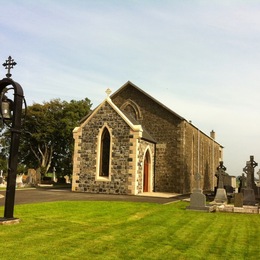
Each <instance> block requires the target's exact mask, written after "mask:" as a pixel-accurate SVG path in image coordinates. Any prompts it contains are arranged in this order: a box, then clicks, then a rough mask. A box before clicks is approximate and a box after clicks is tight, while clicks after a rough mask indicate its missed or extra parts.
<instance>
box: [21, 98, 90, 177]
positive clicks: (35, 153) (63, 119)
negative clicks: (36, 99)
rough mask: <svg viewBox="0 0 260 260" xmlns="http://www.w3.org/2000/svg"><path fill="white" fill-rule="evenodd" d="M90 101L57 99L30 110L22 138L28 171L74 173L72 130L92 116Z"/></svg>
mask: <svg viewBox="0 0 260 260" xmlns="http://www.w3.org/2000/svg"><path fill="white" fill-rule="evenodd" d="M91 106H92V104H91V103H90V100H89V99H87V98H85V99H84V100H80V101H75V100H71V101H70V102H67V101H61V100H60V99H53V100H51V101H50V102H44V103H43V104H38V103H34V104H33V105H32V106H29V107H28V108H27V113H26V119H25V124H24V126H23V129H24V131H23V134H22V137H21V144H20V151H21V159H22V161H23V163H24V164H26V165H27V167H30V168H36V169H39V170H40V172H41V174H42V176H44V175H45V174H46V173H47V172H48V171H49V170H50V169H51V167H52V168H53V167H55V168H56V170H57V173H60V174H61V175H66V174H68V175H70V174H71V172H72V154H73V135H72V130H73V129H74V127H76V126H77V125H78V124H79V121H80V120H81V119H82V118H83V117H84V116H85V115H86V114H88V113H89V111H90V108H91Z"/></svg>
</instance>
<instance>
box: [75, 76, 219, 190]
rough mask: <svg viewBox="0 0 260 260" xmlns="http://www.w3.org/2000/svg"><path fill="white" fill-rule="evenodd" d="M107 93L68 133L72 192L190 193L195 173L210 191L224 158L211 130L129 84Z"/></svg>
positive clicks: (193, 186)
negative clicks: (71, 143) (71, 144)
mask: <svg viewBox="0 0 260 260" xmlns="http://www.w3.org/2000/svg"><path fill="white" fill-rule="evenodd" d="M109 94H110V93H108V96H107V97H106V99H105V100H104V101H103V102H102V103H101V104H100V105H99V106H98V107H96V108H95V109H94V110H93V111H92V112H91V113H90V114H88V115H87V116H86V117H85V118H83V119H82V120H81V123H80V125H79V126H78V127H76V128H75V129H74V130H73V137H74V140H75V144H74V157H73V179H72V190H73V191H78V192H90V193H107V194H109V193H110V194H132V195H137V194H140V193H144V192H169V193H189V192H192V189H193V188H195V180H194V175H195V173H198V172H199V173H200V174H201V176H202V177H201V181H200V183H201V184H200V185H201V188H202V189H203V190H205V191H206V190H207V191H208V190H214V187H215V186H216V179H215V172H216V167H217V166H218V165H219V161H221V160H222V156H223V155H222V149H223V146H221V145H220V144H219V143H218V142H216V140H215V133H214V131H212V132H211V133H210V135H209V136H208V135H207V134H205V133H203V132H202V131H200V130H199V129H198V128H197V127H196V126H194V125H193V124H192V123H191V122H189V121H187V120H186V119H184V118H183V117H181V116H180V115H178V114H176V113H175V112H173V111H172V110H171V109H169V108H168V107H166V106H165V105H163V104H162V103H160V102H159V101H157V100H156V99H155V98H153V97H151V96H150V95H149V94H147V93H146V92H144V91H143V90H142V89H140V88H139V87H137V86H136V85H134V84H133V83H131V82H129V81H128V82H127V83H126V84H124V85H123V86H122V87H121V88H119V89H118V90H117V91H116V92H114V93H113V94H112V95H110V96H109Z"/></svg>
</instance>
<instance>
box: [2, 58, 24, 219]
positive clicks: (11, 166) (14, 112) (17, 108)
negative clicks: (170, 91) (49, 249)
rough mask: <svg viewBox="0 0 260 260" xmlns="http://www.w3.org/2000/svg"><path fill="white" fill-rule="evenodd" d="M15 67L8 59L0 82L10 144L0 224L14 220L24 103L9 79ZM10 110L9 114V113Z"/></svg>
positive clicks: (17, 85) (3, 117)
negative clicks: (10, 93) (7, 95)
mask: <svg viewBox="0 0 260 260" xmlns="http://www.w3.org/2000/svg"><path fill="white" fill-rule="evenodd" d="M15 65H16V62H14V60H13V59H12V57H11V56H9V57H8V59H7V60H6V62H5V63H3V66H5V69H7V74H6V78H3V79H2V80H0V94H1V99H0V104H1V107H0V108H1V109H0V117H1V119H2V121H3V123H4V124H5V123H7V125H9V126H10V132H11V142H10V152H9V160H8V174H7V185H6V196H5V210H4V218H1V219H0V222H5V221H9V220H11V221H12V220H16V219H15V218H14V216H13V215H14V201H15V187H16V175H17V165H18V148H19V142H20V135H21V118H22V107H23V102H24V96H23V89H22V87H21V86H20V84H18V83H17V82H15V81H13V80H12V79H11V76H12V74H11V73H10V69H12V68H13V66H15ZM9 90H13V93H14V98H13V101H12V100H10V99H7V97H6V95H5V94H6V93H7V91H9ZM10 110H11V112H10Z"/></svg>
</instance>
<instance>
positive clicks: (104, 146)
mask: <svg viewBox="0 0 260 260" xmlns="http://www.w3.org/2000/svg"><path fill="white" fill-rule="evenodd" d="M100 145H101V147H100V148H101V149H100V167H99V176H102V177H108V176H109V161H110V134H109V131H108V129H107V128H106V127H105V128H104V130H103V133H102V136H101V144H100Z"/></svg>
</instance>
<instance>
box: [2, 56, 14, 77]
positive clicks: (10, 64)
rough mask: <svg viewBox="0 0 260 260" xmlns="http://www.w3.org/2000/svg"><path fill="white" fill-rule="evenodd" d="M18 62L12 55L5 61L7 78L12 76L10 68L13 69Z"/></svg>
mask: <svg viewBox="0 0 260 260" xmlns="http://www.w3.org/2000/svg"><path fill="white" fill-rule="evenodd" d="M16 64H17V63H16V62H15V61H14V59H12V57H11V56H9V57H8V59H7V60H6V61H5V63H3V66H4V67H5V69H7V74H6V77H7V78H11V76H12V74H11V73H10V70H11V69H13V67H14V66H15V65H16Z"/></svg>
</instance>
